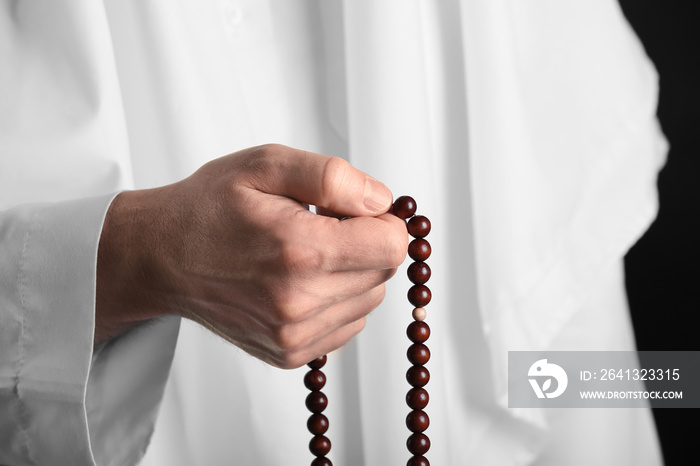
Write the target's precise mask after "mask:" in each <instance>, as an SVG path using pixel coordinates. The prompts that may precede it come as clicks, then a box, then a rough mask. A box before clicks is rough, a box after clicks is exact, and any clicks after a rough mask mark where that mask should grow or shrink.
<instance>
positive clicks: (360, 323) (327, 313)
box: [273, 285, 384, 368]
mask: <svg viewBox="0 0 700 466" xmlns="http://www.w3.org/2000/svg"><path fill="white" fill-rule="evenodd" d="M383 298H384V286H383V285H380V286H378V287H376V288H373V289H372V290H370V291H368V292H367V293H364V294H363V295H360V296H356V297H354V298H352V299H348V300H346V301H343V302H342V303H338V304H336V305H335V306H331V307H329V308H327V309H326V310H324V311H323V312H321V313H319V314H318V315H315V316H313V317H312V318H309V319H307V320H306V321H304V322H298V323H295V324H291V325H286V326H282V327H280V328H279V329H278V332H277V333H276V334H275V335H273V342H274V344H275V346H276V347H277V348H278V349H279V350H281V351H280V352H279V353H278V356H277V359H278V361H277V364H276V365H278V366H279V367H283V368H294V367H299V366H302V365H304V364H306V363H307V362H309V361H310V360H312V359H314V358H316V357H318V356H321V355H323V354H326V353H328V352H331V351H333V350H335V349H337V348H339V347H341V346H343V345H344V344H345V343H347V342H348V341H349V340H350V339H351V338H352V337H354V336H355V335H356V334H358V333H359V332H360V331H362V329H363V328H364V325H365V317H366V315H367V314H369V313H370V312H371V311H372V310H374V309H375V308H376V307H377V306H379V304H380V303H381V301H382V299H383Z"/></svg>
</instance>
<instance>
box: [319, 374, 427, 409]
mask: <svg viewBox="0 0 700 466" xmlns="http://www.w3.org/2000/svg"><path fill="white" fill-rule="evenodd" d="M406 380H407V381H408V383H409V384H411V386H412V387H422V386H424V385H425V384H427V383H428V382H430V372H429V371H428V369H426V368H425V367H423V366H411V367H410V368H409V369H408V371H406ZM307 399H308V398H307ZM307 406H308V405H307Z"/></svg>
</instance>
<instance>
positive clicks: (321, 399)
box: [306, 391, 328, 413]
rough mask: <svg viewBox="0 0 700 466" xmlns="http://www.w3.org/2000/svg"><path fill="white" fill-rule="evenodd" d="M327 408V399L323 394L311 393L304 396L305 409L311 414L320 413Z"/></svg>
mask: <svg viewBox="0 0 700 466" xmlns="http://www.w3.org/2000/svg"><path fill="white" fill-rule="evenodd" d="M326 406H328V398H326V395H324V394H323V392H316V391H314V392H311V393H309V394H308V395H307V396H306V407H307V408H308V409H309V411H311V412H312V413H322V412H323V410H324V409H326Z"/></svg>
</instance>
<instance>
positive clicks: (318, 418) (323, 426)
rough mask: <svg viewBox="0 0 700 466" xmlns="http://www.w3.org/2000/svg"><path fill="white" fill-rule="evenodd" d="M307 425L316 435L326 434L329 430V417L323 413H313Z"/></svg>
mask: <svg viewBox="0 0 700 466" xmlns="http://www.w3.org/2000/svg"><path fill="white" fill-rule="evenodd" d="M306 427H307V428H308V429H309V432H311V433H312V434H314V435H322V434H325V433H326V431H327V430H328V418H327V417H326V416H324V415H323V414H321V413H313V414H312V415H311V416H309V420H308V421H306Z"/></svg>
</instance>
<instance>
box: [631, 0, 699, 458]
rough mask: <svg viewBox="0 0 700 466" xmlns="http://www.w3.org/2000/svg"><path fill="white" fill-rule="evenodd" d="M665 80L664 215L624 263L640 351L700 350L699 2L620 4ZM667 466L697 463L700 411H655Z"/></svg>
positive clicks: (661, 193) (655, 0)
mask: <svg viewBox="0 0 700 466" xmlns="http://www.w3.org/2000/svg"><path fill="white" fill-rule="evenodd" d="M620 5H621V6H622V8H623V10H624V13H625V15H626V16H627V19H628V20H629V21H630V23H631V24H632V27H633V28H634V29H635V31H636V32H637V34H638V35H639V37H640V38H641V40H642V43H643V44H644V47H645V49H646V51H647V54H648V55H649V56H650V57H651V59H652V60H653V61H654V64H655V65H656V68H657V69H658V71H659V74H660V85H661V90H660V102H659V108H658V115H659V119H660V121H661V126H662V128H663V131H664V133H665V134H666V137H667V138H668V140H669V142H670V143H671V150H670V153H669V158H668V162H667V164H666V166H665V167H664V169H663V170H662V172H661V174H660V176H659V197H660V211H659V216H658V218H657V220H656V221H655V222H654V224H653V225H652V226H651V228H650V229H649V231H648V232H647V233H646V234H645V235H644V236H643V237H642V238H641V239H640V240H639V242H638V243H637V244H636V245H635V246H634V247H633V248H632V249H631V250H630V252H629V253H628V254H627V257H626V258H625V269H626V276H627V291H628V295H629V302H630V308H631V312H632V320H633V323H634V328H635V334H636V337H637V346H638V348H639V349H640V350H653V351H671V350H695V351H698V350H700V334H699V333H700V332H699V330H700V329H699V327H698V311H700V286H699V285H700V215H699V213H700V157H699V153H700V145H699V142H700V141H699V139H700V138H699V135H700V117H699V109H700V92H698V87H699V86H700V71H699V69H700V67H699V66H698V65H699V64H700V48H699V47H698V46H697V45H696V44H697V43H698V41H699V39H700V37H699V36H700V34H698V30H699V28H700V24H699V21H698V20H699V19H700V2H698V1H697V0H620ZM654 417H655V419H656V423H657V429H658V431H659V436H660V440H661V446H662V449H663V453H664V458H665V460H666V464H667V466H675V465H688V464H700V437H699V436H698V431H699V430H700V429H698V423H699V422H700V410H696V409H655V410H654Z"/></svg>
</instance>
